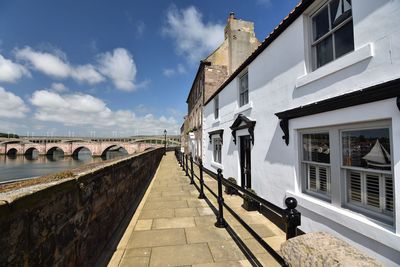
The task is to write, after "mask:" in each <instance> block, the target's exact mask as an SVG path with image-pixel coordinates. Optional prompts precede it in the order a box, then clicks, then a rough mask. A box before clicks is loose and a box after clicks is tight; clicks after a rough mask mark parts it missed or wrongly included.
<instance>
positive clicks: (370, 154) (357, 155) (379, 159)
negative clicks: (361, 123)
mask: <svg viewBox="0 0 400 267" xmlns="http://www.w3.org/2000/svg"><path fill="white" fill-rule="evenodd" d="M342 146H343V147H342V153H343V165H344V166H350V167H361V168H368V169H380V170H391V159H390V153H391V152H390V139H389V129H388V128H381V129H368V130H358V131H346V132H343V133H342Z"/></svg>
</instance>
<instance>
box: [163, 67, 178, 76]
mask: <svg viewBox="0 0 400 267" xmlns="http://www.w3.org/2000/svg"><path fill="white" fill-rule="evenodd" d="M175 74H176V71H175V70H174V69H169V68H167V69H163V75H164V76H166V77H172V76H174V75H175Z"/></svg>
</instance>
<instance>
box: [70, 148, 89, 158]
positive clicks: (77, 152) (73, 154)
mask: <svg viewBox="0 0 400 267" xmlns="http://www.w3.org/2000/svg"><path fill="white" fill-rule="evenodd" d="M82 149H86V150H88V151H89V152H90V156H93V152H92V151H91V150H90V149H89V148H88V147H86V146H80V147H77V148H75V150H74V151H72V156H73V157H78V154H79V152H80V151H81V150H82Z"/></svg>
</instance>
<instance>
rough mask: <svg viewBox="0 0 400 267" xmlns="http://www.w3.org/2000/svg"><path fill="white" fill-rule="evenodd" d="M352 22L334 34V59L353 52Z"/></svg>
mask: <svg viewBox="0 0 400 267" xmlns="http://www.w3.org/2000/svg"><path fill="white" fill-rule="evenodd" d="M353 40H354V37H353V21H350V22H349V23H347V24H346V25H344V26H343V27H341V28H340V29H339V30H337V31H336V32H335V53H336V58H338V57H341V56H343V55H344V54H347V53H348V52H351V51H353V50H354V41H353Z"/></svg>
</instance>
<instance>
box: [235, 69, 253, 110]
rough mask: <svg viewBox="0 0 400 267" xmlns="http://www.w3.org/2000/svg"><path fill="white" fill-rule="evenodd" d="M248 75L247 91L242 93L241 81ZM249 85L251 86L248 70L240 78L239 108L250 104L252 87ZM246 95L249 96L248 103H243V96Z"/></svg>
mask: <svg viewBox="0 0 400 267" xmlns="http://www.w3.org/2000/svg"><path fill="white" fill-rule="evenodd" d="M246 75H247V90H245V91H243V92H241V86H240V85H241V80H242V78H243V77H244V76H246ZM249 85H250V81H249V72H248V70H246V71H244V72H243V73H242V74H241V75H240V76H239V78H238V106H239V107H243V106H245V105H247V104H249V103H250V98H249V87H250V86H249ZM244 94H247V102H244V100H243V103H242V95H244Z"/></svg>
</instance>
